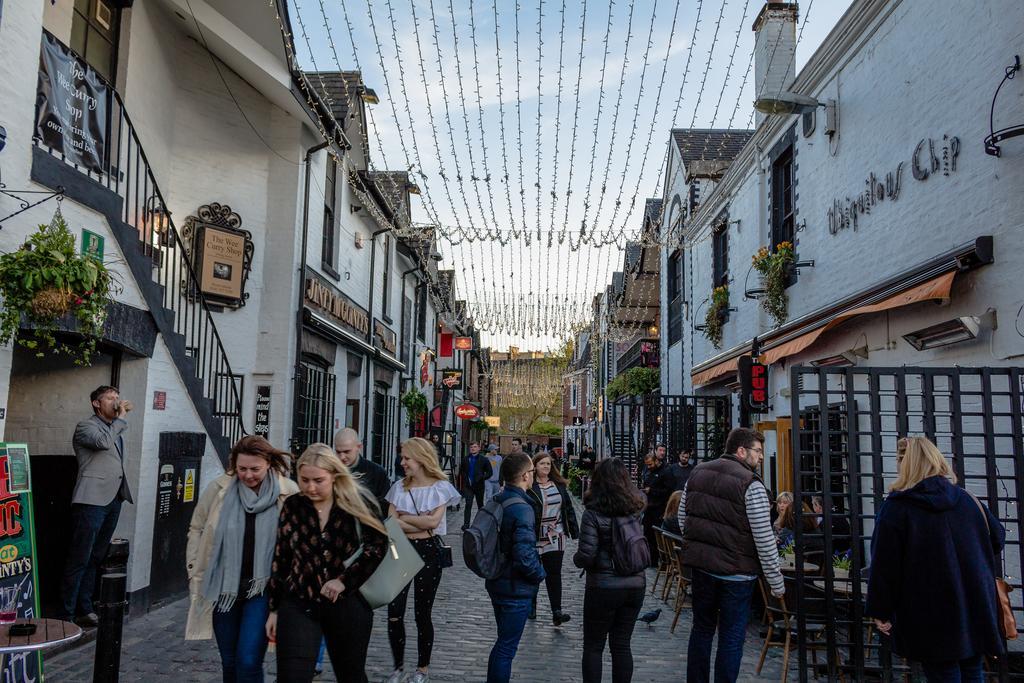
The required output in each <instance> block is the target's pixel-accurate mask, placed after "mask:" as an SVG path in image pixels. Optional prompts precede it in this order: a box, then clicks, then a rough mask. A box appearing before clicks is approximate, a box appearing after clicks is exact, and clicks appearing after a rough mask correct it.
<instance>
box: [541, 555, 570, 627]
mask: <svg viewBox="0 0 1024 683" xmlns="http://www.w3.org/2000/svg"><path fill="white" fill-rule="evenodd" d="M564 555H565V553H564V552H562V551H561V550H552V551H550V552H546V553H544V554H543V555H541V556H540V563H541V564H542V565H544V573H545V574H546V576H545V577H544V585H545V586H546V587H547V589H548V602H550V603H551V614H552V615H554V614H555V613H556V612H561V611H562V558H563V557H564Z"/></svg>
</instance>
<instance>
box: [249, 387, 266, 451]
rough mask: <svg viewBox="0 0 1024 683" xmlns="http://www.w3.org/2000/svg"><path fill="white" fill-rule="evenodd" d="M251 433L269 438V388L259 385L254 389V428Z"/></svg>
mask: <svg viewBox="0 0 1024 683" xmlns="http://www.w3.org/2000/svg"><path fill="white" fill-rule="evenodd" d="M252 433H253V434H255V435H256V436H262V437H263V438H264V439H266V438H269V434H270V387H269V386H267V385H265V384H261V385H257V387H256V426H255V427H253V430H252Z"/></svg>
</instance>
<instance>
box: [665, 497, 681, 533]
mask: <svg viewBox="0 0 1024 683" xmlns="http://www.w3.org/2000/svg"><path fill="white" fill-rule="evenodd" d="M682 498H683V492H682V491H675V492H674V493H673V494H672V495H671V496H669V497H668V503H666V504H665V515H664V516H663V517H662V520H661V528H662V529H664V530H665V531H667V532H669V533H670V534H675V535H676V536H682V535H683V532H682V531H680V530H679V517H678V514H679V501H680V500H682Z"/></svg>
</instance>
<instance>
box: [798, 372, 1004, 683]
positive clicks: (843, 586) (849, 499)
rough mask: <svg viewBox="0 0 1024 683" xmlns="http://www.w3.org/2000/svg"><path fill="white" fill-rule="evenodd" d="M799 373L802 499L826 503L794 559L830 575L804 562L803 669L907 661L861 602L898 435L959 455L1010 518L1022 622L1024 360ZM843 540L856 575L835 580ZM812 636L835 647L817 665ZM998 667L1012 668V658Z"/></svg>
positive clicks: (817, 671) (876, 670) (971, 478)
mask: <svg viewBox="0 0 1024 683" xmlns="http://www.w3.org/2000/svg"><path fill="white" fill-rule="evenodd" d="M791 379H792V385H791V386H792V395H791V396H792V399H791V400H792V405H791V408H792V413H791V415H792V416H793V418H794V419H793V440H792V442H793V454H794V463H793V464H794V473H795V482H794V496H795V498H796V506H797V507H796V509H797V510H798V511H799V510H801V507H802V506H801V503H806V504H807V505H808V506H809V507H810V506H811V505H812V500H813V498H814V497H815V496H820V497H821V498H822V499H823V503H824V504H823V514H822V520H821V524H820V526H819V527H818V529H817V530H816V531H814V532H804V531H801V529H802V524H801V521H802V520H799V519H798V523H797V539H796V566H797V567H798V568H799V567H801V566H803V563H804V562H809V563H812V564H815V565H818V566H820V567H821V576H813V575H811V574H810V573H809V572H807V573H806V575H805V572H804V571H801V570H798V571H797V572H796V579H795V580H794V581H792V583H791V584H790V585H791V587H792V589H794V590H795V596H794V597H795V604H794V606H795V608H796V610H797V623H798V628H799V635H800V637H799V639H798V640H799V671H800V680H801V681H805V680H807V679H808V677H809V676H815V675H821V676H827V678H828V679H829V680H839V678H840V676H842V677H844V678H845V679H846V680H857V681H860V680H892V679H893V677H894V673H895V674H899V673H900V672H902V671H905V670H906V669H907V667H908V663H907V662H905V661H903V660H902V659H901V658H900V657H898V656H897V655H895V654H893V653H892V652H891V651H890V649H889V643H888V638H880V637H879V635H878V634H877V633H876V632H874V630H873V629H872V628H871V627H870V624H869V622H870V620H865V618H864V613H863V610H864V598H865V593H866V580H867V575H868V572H869V568H868V567H867V564H868V562H869V561H870V555H869V552H870V542H871V535H872V533H873V531H874V517H875V512H876V511H877V510H878V508H879V506H880V505H881V503H882V500H883V498H884V497H885V492H886V490H887V489H888V487H889V486H890V485H891V484H892V482H893V481H894V480H895V479H896V469H897V467H896V442H897V440H898V439H899V438H900V437H902V436H917V435H920V436H926V437H928V438H929V439H931V440H932V441H934V442H935V443H936V444H937V445H938V447H939V449H940V450H941V451H942V452H943V453H944V454H945V455H946V456H947V457H951V458H952V461H953V465H954V469H955V472H956V475H957V479H958V481H959V482H961V485H963V486H965V488H967V490H969V491H970V492H972V493H974V494H975V495H976V496H977V497H978V498H980V499H981V500H982V501H984V502H985V503H986V504H987V505H988V506H989V507H990V508H991V509H992V511H993V513H995V514H996V515H997V516H998V517H999V519H1000V520H1001V521H1002V523H1003V524H1004V525H1005V527H1006V549H1005V551H1004V554H1003V570H1004V574H1005V575H1006V576H1007V577H1012V578H1009V579H1008V580H1009V581H1010V582H1011V584H1012V585H1013V586H1014V587H1015V589H1016V590H1014V592H1013V593H1011V596H1010V598H1011V602H1012V604H1013V607H1014V609H1015V610H1016V612H1017V619H1018V622H1020V621H1021V620H1022V618H1024V591H1022V590H1021V589H1020V588H1021V579H1020V576H1021V566H1022V545H1021V538H1020V534H1021V529H1022V528H1024V512H1022V509H1021V505H1020V500H1021V498H1022V495H1024V415H1022V413H1024V407H1022V396H1024V371H1022V370H1021V369H1020V368H857V367H848V368H807V367H799V366H798V367H794V368H793V369H792V370H791ZM847 529H848V531H847ZM846 548H849V550H850V559H851V568H850V570H849V579H848V580H842V579H841V578H840V580H836V576H835V570H834V569H833V563H832V559H833V557H834V554H835V552H836V551H837V550H840V551H842V550H845V549H846ZM818 629H820V630H818ZM815 637H818V638H819V639H820V640H822V641H824V643H825V644H826V645H827V651H828V656H822V655H823V653H820V652H819V653H817V657H816V659H817V666H815V665H813V664H812V661H813V660H814V659H815V657H814V653H813V652H812V647H810V646H809V643H812V641H813V639H814V638H815ZM1011 659H1012V658H1011ZM992 667H993V669H999V670H1000V671H1001V673H1002V676H1004V677H1005V676H1007V675H1008V670H1009V668H1008V666H1007V663H1006V662H1005V661H1004V662H997V663H993V664H992ZM996 675H997V672H995V671H994V672H993V676H996ZM1014 678H1016V676H1014Z"/></svg>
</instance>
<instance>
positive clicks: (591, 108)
mask: <svg viewBox="0 0 1024 683" xmlns="http://www.w3.org/2000/svg"><path fill="white" fill-rule="evenodd" d="M851 2H852V0H807V1H806V2H802V3H801V4H800V19H799V23H798V27H799V30H798V33H799V43H798V46H797V60H796V68H797V70H799V69H800V68H801V67H802V65H803V64H804V63H805V62H806V61H807V59H808V58H809V57H810V56H811V55H812V54H813V52H814V50H816V49H817V47H818V46H819V45H820V44H821V42H822V40H823V39H824V38H825V37H826V36H827V35H828V33H829V31H831V30H832V28H833V27H834V26H835V24H836V22H837V20H838V19H839V18H840V17H841V16H842V14H843V13H844V12H845V11H846V9H847V8H848V7H849V5H850V4H851ZM762 5H763V2H762V1H761V0H633V1H626V0H615V1H614V2H609V0H602V1H595V0H564V1H560V2H551V1H548V2H528V1H526V0H523V1H522V2H520V3H518V5H517V3H516V2H514V0H489V1H486V0H485V1H473V0H292V2H291V3H290V11H291V13H292V17H291V19H292V26H293V28H294V30H295V34H296V36H295V41H296V45H297V47H298V49H299V54H300V59H301V61H302V63H303V66H304V68H306V69H308V70H324V71H330V70H337V69H339V68H342V69H346V70H347V69H356V68H358V69H361V70H362V72H363V77H364V80H365V82H366V83H367V84H368V85H369V86H370V87H372V88H373V89H374V90H375V91H376V92H377V94H378V96H379V97H380V103H379V104H377V105H375V106H373V107H372V108H371V109H372V122H371V130H370V137H371V149H372V159H373V164H374V166H375V168H376V169H378V170H384V169H391V170H397V169H410V170H411V171H412V173H413V174H414V177H415V179H416V180H417V182H418V183H419V185H420V187H421V189H422V190H423V193H422V194H421V196H420V197H419V198H416V199H414V208H413V220H414V221H415V222H422V223H429V224H435V225H440V226H441V234H442V235H443V237H442V239H441V250H442V253H443V255H444V261H443V262H442V264H441V265H442V267H446V268H454V270H455V271H456V277H457V288H458V296H459V298H462V299H466V300H467V301H468V302H469V306H470V311H471V312H472V313H473V314H474V318H475V319H476V321H477V323H478V326H480V327H481V328H483V329H484V331H485V332H484V338H485V343H490V345H491V346H492V347H494V348H506V347H507V346H508V345H509V344H515V345H518V346H520V347H521V348H544V347H548V346H551V345H553V344H555V343H556V341H557V340H558V339H559V338H561V337H564V336H565V335H566V333H567V331H568V330H569V328H570V326H571V325H573V324H577V323H579V322H581V321H583V320H585V319H586V317H587V315H588V313H589V308H590V301H591V300H592V298H593V296H594V294H596V293H597V292H599V291H601V290H602V289H603V288H604V287H605V286H606V285H607V284H608V283H609V282H610V281H611V274H612V272H614V271H616V270H620V269H621V268H622V259H623V256H622V247H623V245H624V244H625V241H626V240H627V239H629V238H631V237H633V236H635V235H636V234H637V232H638V230H639V228H640V225H641V219H642V215H643V207H644V202H645V199H646V198H648V197H658V196H660V194H661V190H660V188H661V187H662V185H663V184H664V178H663V174H662V171H663V166H664V161H665V156H666V149H667V144H668V140H669V131H670V130H671V129H672V128H690V127H696V128H708V127H714V128H738V129H746V128H750V127H753V109H752V102H753V96H752V93H753V91H754V82H753V81H754V73H753V68H752V66H751V64H752V59H751V55H752V49H753V40H754V34H753V31H752V30H751V27H752V24H753V20H754V18H755V17H756V16H757V13H758V11H760V8H761V6H762ZM581 236H582V240H581ZM581 242H582V243H581ZM651 296H652V297H656V296H657V292H655V291H652V292H651Z"/></svg>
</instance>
